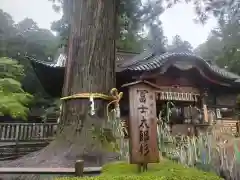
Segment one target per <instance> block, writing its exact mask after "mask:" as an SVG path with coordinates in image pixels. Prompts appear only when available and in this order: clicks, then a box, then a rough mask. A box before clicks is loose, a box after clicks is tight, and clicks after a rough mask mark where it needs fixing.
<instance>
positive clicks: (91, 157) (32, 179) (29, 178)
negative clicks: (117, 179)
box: [0, 141, 118, 180]
mask: <svg viewBox="0 0 240 180" xmlns="http://www.w3.org/2000/svg"><path fill="white" fill-rule="evenodd" d="M83 152H84V151H83V149H82V146H79V144H78V143H70V142H64V143H63V142H57V141H53V142H51V143H50V144H49V145H48V146H47V147H45V148H43V149H42V150H40V151H38V152H34V153H31V154H28V155H26V156H23V157H21V158H19V159H17V160H14V161H9V162H3V163H1V164H0V167H24V168H27V167H36V168H41V167H42V168H60V167H64V168H68V167H69V168H72V167H74V164H75V162H76V160H79V159H83V160H84V166H85V167H98V166H102V164H104V163H106V162H109V161H116V160H117V159H118V155H117V154H116V153H106V152H102V151H97V150H94V151H92V152H86V153H83ZM15 179H16V180H38V179H40V175H3V176H0V180H15Z"/></svg>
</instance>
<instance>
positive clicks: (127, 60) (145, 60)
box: [30, 50, 240, 83]
mask: <svg viewBox="0 0 240 180" xmlns="http://www.w3.org/2000/svg"><path fill="white" fill-rule="evenodd" d="M116 56H117V57H116V58H117V61H116V66H117V68H116V69H117V72H119V71H125V70H130V71H151V70H154V69H156V68H160V67H161V66H162V65H164V64H165V63H166V62H167V61H168V60H169V59H173V58H174V57H177V58H180V57H186V58H191V59H193V60H196V61H200V62H202V63H204V64H205V67H206V68H208V69H209V70H211V71H212V72H214V73H216V74H218V75H220V76H222V77H224V78H228V79H231V80H234V81H235V82H239V83H240V76H238V75H236V74H234V73H231V72H229V71H227V70H226V69H223V68H220V67H218V66H217V65H213V64H210V63H209V62H207V61H206V60H204V59H203V58H201V57H199V56H197V55H195V54H193V53H189V52H179V53H176V52H166V53H163V54H154V52H153V51H151V50H148V51H144V52H143V53H140V54H138V53H129V52H117V53H116ZM30 59H31V58H30ZM31 60H33V61H35V62H37V63H40V64H43V65H46V66H49V67H53V68H64V67H65V63H66V55H64V54H60V55H59V56H58V58H57V59H56V60H55V61H53V62H52V63H48V62H43V61H39V60H36V59H31Z"/></svg>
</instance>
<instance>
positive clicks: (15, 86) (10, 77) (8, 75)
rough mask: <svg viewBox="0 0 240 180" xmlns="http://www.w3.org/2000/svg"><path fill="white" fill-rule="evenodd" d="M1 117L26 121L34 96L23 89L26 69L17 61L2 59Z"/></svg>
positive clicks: (0, 72) (0, 61)
mask: <svg viewBox="0 0 240 180" xmlns="http://www.w3.org/2000/svg"><path fill="white" fill-rule="evenodd" d="M0 69H1V71H0V115H1V116H3V115H10V116H11V117H13V118H22V119H26V118H27V115H28V112H29V109H28V107H27V106H28V105H29V103H30V102H31V100H32V95H30V94H29V93H26V92H25V91H24V90H23V89H22V85H21V83H20V81H21V80H22V78H23V77H24V69H23V66H22V65H19V63H18V62H17V61H16V60H12V59H10V58H6V57H5V58H0Z"/></svg>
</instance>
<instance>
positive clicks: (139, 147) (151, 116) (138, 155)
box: [128, 82, 159, 164]
mask: <svg viewBox="0 0 240 180" xmlns="http://www.w3.org/2000/svg"><path fill="white" fill-rule="evenodd" d="M128 88H129V107H130V113H129V114H130V118H129V145H130V146H129V147H130V163H132V164H140V163H156V162H159V151H158V142H157V118H156V117H157V113H156V98H155V91H154V89H153V88H152V87H151V86H150V85H148V84H145V83H144V82H137V83H136V84H134V83H131V84H130V85H128Z"/></svg>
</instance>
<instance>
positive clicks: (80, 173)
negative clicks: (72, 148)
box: [75, 160, 84, 177]
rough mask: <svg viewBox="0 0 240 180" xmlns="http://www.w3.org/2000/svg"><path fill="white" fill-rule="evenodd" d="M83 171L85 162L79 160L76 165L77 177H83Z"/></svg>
mask: <svg viewBox="0 0 240 180" xmlns="http://www.w3.org/2000/svg"><path fill="white" fill-rule="evenodd" d="M83 169H84V161H83V160H77V161H76V163H75V176H76V177H81V176H83Z"/></svg>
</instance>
